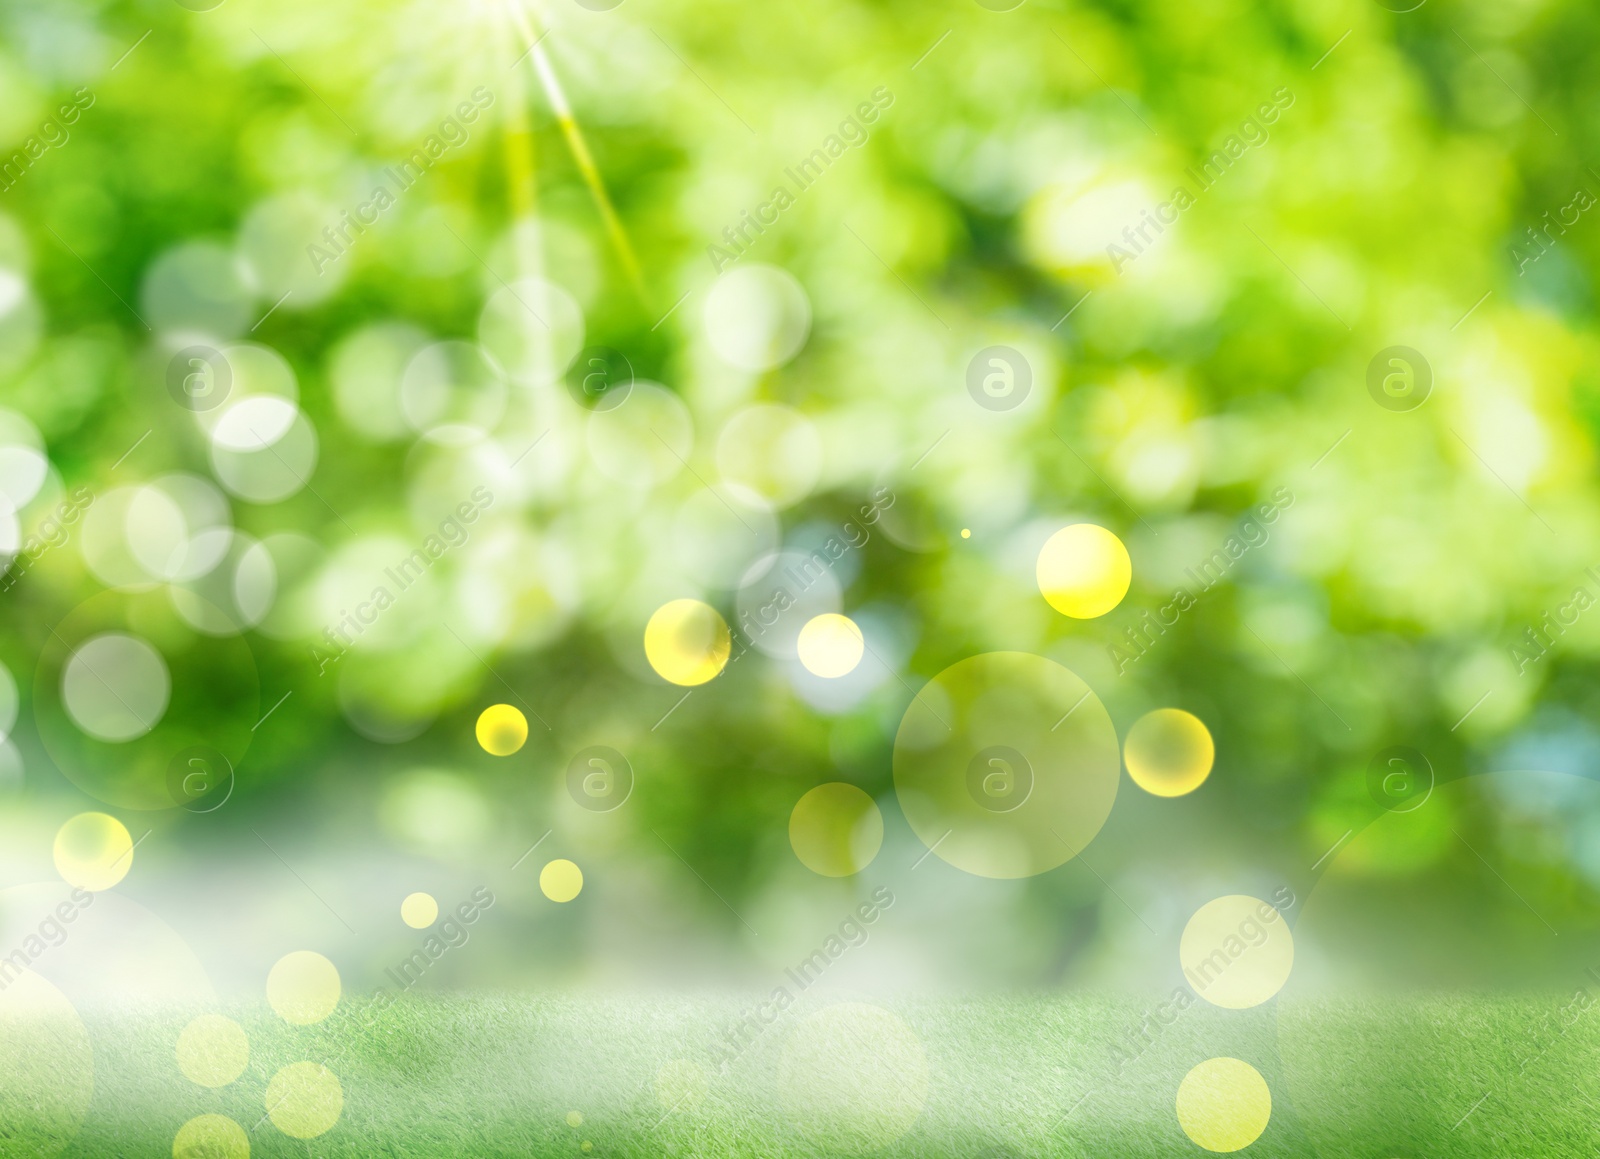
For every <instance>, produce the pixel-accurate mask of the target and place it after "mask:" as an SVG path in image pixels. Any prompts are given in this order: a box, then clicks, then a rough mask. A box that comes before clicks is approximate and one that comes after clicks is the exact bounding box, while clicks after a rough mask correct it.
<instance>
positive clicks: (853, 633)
mask: <svg viewBox="0 0 1600 1159" xmlns="http://www.w3.org/2000/svg"><path fill="white" fill-rule="evenodd" d="M795 646H796V647H797V648H798V649H799V651H800V663H801V664H803V665H805V669H806V671H807V672H809V673H811V674H812V675H813V676H823V677H827V678H829V679H836V678H838V677H840V676H848V675H849V674H850V673H852V672H854V671H855V670H856V665H858V664H860V663H861V656H862V654H863V653H864V652H865V651H866V647H867V642H866V637H864V636H863V635H862V634H861V629H860V627H859V626H857V624H856V622H855V621H854V620H852V619H851V618H850V617H849V616H841V615H839V614H838V613H836V612H827V613H824V614H823V615H820V616H813V617H812V618H811V619H810V620H807V621H806V626H805V627H803V628H801V629H800V638H799V640H797V641H796V642H795Z"/></svg>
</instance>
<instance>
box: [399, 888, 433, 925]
mask: <svg viewBox="0 0 1600 1159" xmlns="http://www.w3.org/2000/svg"><path fill="white" fill-rule="evenodd" d="M400 920H401V921H403V922H405V923H406V925H408V926H410V927H411V928H412V929H414V930H425V929H427V928H428V927H429V926H431V925H433V923H434V922H436V921H438V920H439V903H438V902H436V901H435V900H434V899H433V895H432V894H431V893H411V894H407V895H406V899H405V901H403V902H401V903H400Z"/></svg>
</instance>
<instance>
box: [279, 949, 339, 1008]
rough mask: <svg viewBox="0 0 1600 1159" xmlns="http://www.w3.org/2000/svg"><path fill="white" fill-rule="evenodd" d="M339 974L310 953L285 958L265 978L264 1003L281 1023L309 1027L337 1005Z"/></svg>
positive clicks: (324, 961) (295, 954) (294, 953)
mask: <svg viewBox="0 0 1600 1159" xmlns="http://www.w3.org/2000/svg"><path fill="white" fill-rule="evenodd" d="M339 994H340V982H339V971H338V968H337V967H335V966H334V964H333V963H332V962H330V961H328V959H327V958H324V957H323V956H322V955H321V954H319V953H316V952H315V951H314V950H296V951H294V952H293V953H291V954H285V955H284V956H283V957H282V958H279V959H278V961H277V962H276V963H275V964H274V965H273V967H272V970H271V971H270V972H269V973H268V974H267V1001H268V1002H269V1003H270V1004H271V1006H272V1008H273V1009H274V1010H275V1011H277V1012H278V1016H279V1017H280V1018H282V1019H283V1020H284V1021H285V1022H289V1023H292V1024H294V1025H295V1026H310V1025H311V1024H312V1023H316V1022H321V1021H322V1020H323V1019H324V1018H326V1017H328V1015H330V1014H332V1013H333V1008H334V1007H335V1006H337V1005H338V1004H339Z"/></svg>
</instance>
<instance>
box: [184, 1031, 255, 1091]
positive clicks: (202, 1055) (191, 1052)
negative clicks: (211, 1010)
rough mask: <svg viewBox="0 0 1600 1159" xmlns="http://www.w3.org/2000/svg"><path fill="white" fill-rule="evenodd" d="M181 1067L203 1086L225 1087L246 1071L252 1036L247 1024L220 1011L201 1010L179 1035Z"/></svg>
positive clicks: (188, 1075)
mask: <svg viewBox="0 0 1600 1159" xmlns="http://www.w3.org/2000/svg"><path fill="white" fill-rule="evenodd" d="M177 1054H178V1069H179V1070H181V1071H182V1072H183V1076H184V1078H186V1079H188V1080H189V1081H190V1082H192V1083H198V1084H199V1085H200V1086H203V1087H225V1086H227V1085H228V1084H229V1083H231V1082H232V1081H233V1080H234V1079H236V1078H238V1077H239V1076H240V1075H242V1074H243V1073H244V1068H245V1066H246V1065H247V1064H248V1063H249V1061H250V1040H249V1039H248V1038H247V1037H245V1033H244V1027H242V1026H240V1025H239V1024H238V1023H237V1022H235V1021H234V1020H233V1019H231V1018H224V1017H223V1016H222V1015H220V1014H202V1015H200V1017H198V1018H196V1019H194V1020H193V1021H192V1022H190V1023H189V1025H188V1026H185V1027H184V1028H183V1033H182V1034H180V1035H178V1046H177Z"/></svg>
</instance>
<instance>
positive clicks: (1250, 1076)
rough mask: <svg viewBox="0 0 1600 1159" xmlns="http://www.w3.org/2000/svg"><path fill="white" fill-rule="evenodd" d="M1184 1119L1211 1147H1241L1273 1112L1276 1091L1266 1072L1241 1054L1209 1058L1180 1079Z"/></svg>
mask: <svg viewBox="0 0 1600 1159" xmlns="http://www.w3.org/2000/svg"><path fill="white" fill-rule="evenodd" d="M1177 1112H1178V1125H1179V1126H1181V1127H1182V1128H1183V1133H1184V1134H1185V1135H1187V1136H1189V1138H1190V1140H1192V1141H1193V1142H1194V1143H1195V1144H1196V1145H1197V1146H1200V1147H1204V1148H1205V1149H1206V1150H1207V1151H1216V1152H1229V1151H1240V1150H1243V1149H1244V1148H1246V1147H1248V1146H1250V1144H1252V1143H1254V1142H1255V1141H1256V1140H1257V1139H1259V1138H1260V1137H1261V1133H1262V1132H1263V1131H1265V1130H1266V1129H1267V1123H1268V1121H1269V1120H1270V1119H1271V1118H1272V1092H1271V1090H1269V1089H1268V1088H1267V1080H1266V1079H1264V1078H1262V1077H1261V1072H1260V1071H1258V1070H1256V1068H1255V1067H1253V1066H1251V1065H1250V1064H1249V1063H1247V1062H1243V1061H1241V1060H1239V1059H1237V1058H1213V1059H1207V1060H1206V1061H1205V1062H1202V1063H1201V1064H1200V1065H1198V1066H1196V1067H1195V1068H1194V1069H1193V1070H1191V1071H1190V1072H1189V1073H1188V1074H1187V1075H1185V1076H1184V1079H1183V1082H1182V1083H1180V1084H1179V1085H1178V1099H1177Z"/></svg>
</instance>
